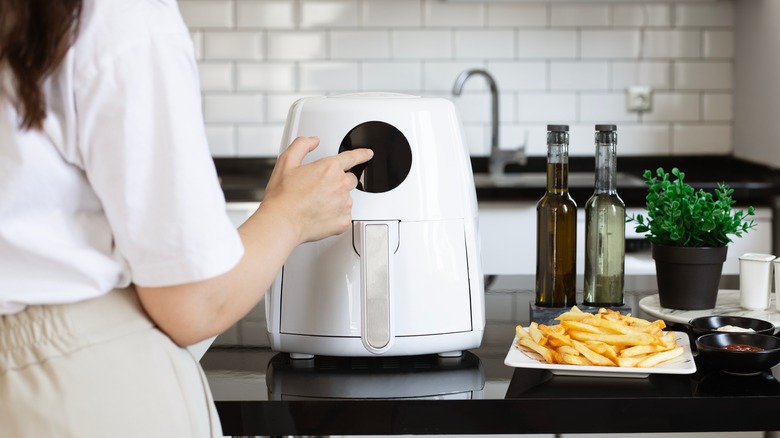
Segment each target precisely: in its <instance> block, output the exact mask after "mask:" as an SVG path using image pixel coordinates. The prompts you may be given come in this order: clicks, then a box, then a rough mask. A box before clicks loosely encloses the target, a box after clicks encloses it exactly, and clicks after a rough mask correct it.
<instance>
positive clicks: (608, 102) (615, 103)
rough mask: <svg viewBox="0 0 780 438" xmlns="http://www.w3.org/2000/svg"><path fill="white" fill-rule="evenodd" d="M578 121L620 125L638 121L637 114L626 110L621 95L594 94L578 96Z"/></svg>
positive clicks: (623, 95) (622, 95)
mask: <svg viewBox="0 0 780 438" xmlns="http://www.w3.org/2000/svg"><path fill="white" fill-rule="evenodd" d="M579 114H580V121H582V122H592V123H620V122H633V123H636V122H638V121H639V116H638V115H637V113H632V112H629V111H627V110H626V96H625V94H623V93H595V94H590V93H588V94H585V93H583V94H582V95H580V100H579Z"/></svg>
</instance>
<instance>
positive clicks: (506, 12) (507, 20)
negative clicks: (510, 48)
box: [487, 3, 547, 27]
mask: <svg viewBox="0 0 780 438" xmlns="http://www.w3.org/2000/svg"><path fill="white" fill-rule="evenodd" d="M487 8H488V25H489V26H501V27H505V26H506V27H516V26H519V27H523V26H546V25H547V6H546V5H544V4H538V5H519V4H499V3H488V4H487Z"/></svg>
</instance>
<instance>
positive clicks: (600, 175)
mask: <svg viewBox="0 0 780 438" xmlns="http://www.w3.org/2000/svg"><path fill="white" fill-rule="evenodd" d="M616 149H617V133H616V132H614V131H603V132H601V131H600V132H596V189H595V191H596V193H610V194H611V193H617V152H616Z"/></svg>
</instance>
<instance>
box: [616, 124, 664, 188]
mask: <svg viewBox="0 0 780 438" xmlns="http://www.w3.org/2000/svg"><path fill="white" fill-rule="evenodd" d="M617 132H618V145H617V155H618V160H620V157H621V156H626V157H630V156H643V155H669V154H671V153H672V143H671V141H672V134H671V128H670V127H669V125H668V124H652V123H643V124H641V125H627V124H622V125H618V131H617ZM619 168H620V161H618V169H619ZM618 189H620V188H619V187H618Z"/></svg>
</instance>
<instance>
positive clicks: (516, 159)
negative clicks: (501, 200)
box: [452, 69, 526, 175]
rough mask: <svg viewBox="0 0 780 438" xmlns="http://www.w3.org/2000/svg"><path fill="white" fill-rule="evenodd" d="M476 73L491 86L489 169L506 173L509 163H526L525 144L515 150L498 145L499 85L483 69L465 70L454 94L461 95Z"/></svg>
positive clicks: (455, 87) (459, 76)
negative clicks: (464, 86)
mask: <svg viewBox="0 0 780 438" xmlns="http://www.w3.org/2000/svg"><path fill="white" fill-rule="evenodd" d="M474 75H479V76H484V78H485V80H486V81H487V83H488V86H489V87H490V158H489V159H488V169H489V171H490V174H491V175H500V174H503V173H504V167H505V166H506V165H507V164H509V163H517V164H521V165H524V164H525V163H526V156H525V153H524V152H525V145H523V146H520V147H519V148H517V149H515V150H504V149H499V147H498V87H497V86H496V81H495V79H493V76H491V75H490V73H488V72H487V71H485V70H481V69H472V70H464V71H463V72H461V73H460V74H459V75H458V77H457V79H455V85H454V86H453V87H452V94H453V95H455V96H460V94H461V92H462V91H463V85H464V84H465V83H466V81H467V80H468V79H469V78H470V77H471V76H474Z"/></svg>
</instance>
